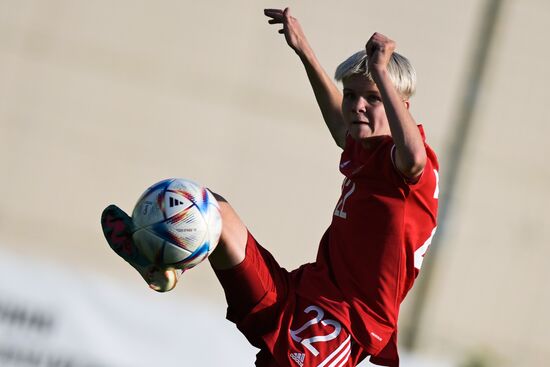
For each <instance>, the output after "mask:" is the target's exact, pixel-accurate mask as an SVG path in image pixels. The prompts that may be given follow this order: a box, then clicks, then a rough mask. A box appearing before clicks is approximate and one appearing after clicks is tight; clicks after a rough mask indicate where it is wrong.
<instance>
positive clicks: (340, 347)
mask: <svg viewBox="0 0 550 367" xmlns="http://www.w3.org/2000/svg"><path fill="white" fill-rule="evenodd" d="M216 275H217V277H218V279H219V281H220V283H221V285H222V287H223V289H224V291H225V296H226V299H227V304H228V308H227V319H228V320H229V321H232V322H234V323H235V324H236V325H237V328H238V329H239V330H240V331H241V332H242V333H243V334H244V335H245V337H246V338H247V339H248V341H249V342H250V343H251V344H252V345H254V346H255V347H257V348H259V349H260V352H259V353H258V355H257V359H256V366H261V367H268V366H269V367H271V366H281V367H283V366H299V367H313V366H318V367H342V366H355V365H357V364H358V363H359V362H360V361H361V360H362V359H363V358H365V357H366V353H365V352H364V350H363V349H362V348H360V347H359V345H358V344H357V343H355V342H354V341H353V340H352V338H351V336H350V334H349V333H348V331H347V330H346V329H345V328H344V327H343V326H342V324H341V323H340V322H339V321H338V320H336V319H335V318H334V317H333V316H332V315H331V314H330V313H328V312H327V311H326V310H324V309H323V308H322V307H321V306H320V305H318V304H315V303H314V302H310V301H308V300H305V299H303V298H301V297H299V296H298V295H297V294H296V292H295V291H294V289H295V286H294V278H295V276H294V275H295V272H288V271H287V270H286V269H284V268H282V267H280V266H279V264H278V263H277V261H275V259H274V258H273V256H272V255H271V254H270V253H269V251H267V250H266V249H264V248H263V247H261V246H260V245H259V244H258V243H257V242H256V240H255V239H254V237H252V235H251V234H250V233H249V234H248V241H247V245H246V256H245V259H244V261H243V262H242V263H240V264H239V265H237V266H235V267H234V268H231V269H228V270H216Z"/></svg>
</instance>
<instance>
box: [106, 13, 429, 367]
mask: <svg viewBox="0 0 550 367" xmlns="http://www.w3.org/2000/svg"><path fill="white" fill-rule="evenodd" d="M264 13H265V15H266V16H267V17H269V18H270V19H269V23H271V24H280V25H282V29H281V30H279V32H280V33H282V34H284V36H285V39H286V41H287V43H288V45H289V46H290V47H291V48H292V49H293V50H294V51H295V52H296V54H297V55H298V56H299V57H300V60H301V61H302V63H303V65H304V67H305V70H306V73H307V75H308V78H309V81H310V83H311V86H312V88H313V91H314V94H315V97H316V99H317V103H318V104H319V107H320V109H321V112H322V115H323V118H324V120H325V123H326V125H327V127H328V129H329V131H330V133H331V134H332V136H333V138H334V140H335V142H336V144H337V145H338V146H340V147H341V148H342V149H343V152H342V156H341V161H340V167H339V168H340V171H341V173H342V174H343V175H344V182H343V184H342V194H341V196H340V198H339V200H338V201H337V202H336V206H335V209H334V212H333V217H332V222H331V224H330V226H329V228H328V229H327V230H326V232H325V234H324V235H323V237H322V238H321V241H320V245H319V250H318V253H317V259H316V261H315V262H314V263H308V264H304V265H302V266H301V267H299V268H298V269H296V270H293V271H291V272H288V271H287V270H285V269H284V268H282V267H281V266H280V265H279V264H278V263H277V261H276V260H275V259H274V258H273V256H272V255H271V254H270V253H269V252H268V251H267V250H266V249H264V248H263V247H261V246H260V245H259V244H258V242H257V241H256V240H255V239H254V237H253V236H252V235H251V234H250V233H249V232H248V230H247V228H246V226H245V225H244V224H243V222H242V221H241V220H240V219H239V217H238V215H237V214H236V212H235V211H234V210H233V208H232V207H231V206H230V205H229V204H228V203H227V201H226V200H225V199H223V197H221V196H219V195H216V197H217V199H218V201H219V203H220V208H221V213H222V220H223V228H222V234H221V238H220V242H219V244H218V246H217V248H216V250H215V251H214V252H213V253H212V254H211V255H210V257H209V261H210V264H211V266H212V268H213V269H214V271H215V273H216V275H217V277H218V279H219V281H220V283H221V285H222V287H223V289H224V292H225V296H226V299H227V303H228V309H227V318H228V319H229V320H230V321H232V322H234V323H235V324H236V325H237V328H238V329H239V330H240V331H241V332H242V333H243V334H244V335H245V336H246V337H247V339H248V340H249V341H250V343H251V344H253V345H254V346H256V347H258V348H259V349H260V352H259V353H258V355H257V359H256V365H257V366H300V367H304V366H306V367H309V366H321V367H322V366H327V367H328V366H355V365H357V364H358V363H359V362H360V361H361V360H363V359H364V358H365V357H367V356H371V359H370V360H371V362H373V363H377V364H383V365H387V366H398V364H399V359H398V354H397V344H396V343H397V320H398V314H399V306H400V304H401V302H402V301H403V299H404V297H405V295H406V294H407V292H408V291H409V290H410V289H411V287H412V285H413V282H414V279H415V278H416V276H417V275H418V272H419V270H420V267H421V265H422V260H423V257H424V254H425V253H426V251H427V248H428V246H429V245H430V243H431V240H432V238H433V236H434V233H435V230H436V216H437V204H438V173H437V172H438V162H437V158H436V155H435V153H434V152H433V151H432V149H431V148H430V147H429V146H428V145H427V143H426V142H425V136H424V130H423V128H422V126H420V125H417V124H416V122H415V120H414V119H413V117H412V116H411V114H410V113H409V105H410V101H409V98H410V97H411V95H412V94H413V93H414V89H415V82H416V76H415V72H414V69H413V68H412V66H411V65H410V63H409V61H408V60H407V59H406V58H405V57H403V56H401V55H399V54H397V53H396V52H394V50H395V43H394V42H393V41H392V40H390V39H389V38H387V37H386V36H384V35H382V34H379V33H375V34H374V35H372V37H370V39H369V40H368V42H367V44H366V46H365V49H364V50H362V51H359V52H357V53H356V54H354V55H352V56H351V57H349V58H348V59H346V60H345V61H344V62H343V63H342V64H341V65H340V66H339V67H338V68H337V70H336V75H335V77H336V79H337V80H339V81H342V84H343V93H341V92H340V90H339V89H338V88H337V87H336V85H335V84H334V83H333V82H332V80H331V79H330V78H329V77H328V75H327V74H326V73H325V71H324V70H323V69H322V67H321V66H320V64H319V62H318V61H317V58H316V57H315V54H314V53H313V51H312V49H311V47H310V45H309V43H308V41H307V39H306V37H305V35H304V33H303V31H302V29H301V27H300V24H299V22H298V21H297V20H296V19H295V18H294V17H292V16H291V14H290V11H289V9H288V8H287V9H284V10H281V9H266V10H265V11H264ZM102 225H103V229H104V233H105V237H106V239H107V241H108V243H109V244H110V246H111V247H112V248H113V249H114V250H115V252H117V254H119V255H120V256H121V257H122V258H124V259H125V260H126V261H128V262H129V263H130V264H131V265H132V266H133V267H134V268H136V270H138V272H139V273H140V274H141V275H142V276H143V278H144V279H145V280H146V282H147V283H148V284H149V285H150V286H151V287H152V288H153V289H155V290H158V291H167V290H170V289H172V288H173V287H174V286H175V284H176V282H177V277H178V275H179V273H181V270H178V269H161V268H158V267H156V266H155V265H154V264H151V263H149V262H148V261H147V260H145V258H144V257H143V256H141V254H140V253H139V250H138V249H137V248H136V247H135V246H134V244H133V243H132V240H131V233H132V221H131V218H130V217H128V215H126V213H124V212H123V211H122V210H121V209H119V208H118V207H116V206H114V205H111V206H109V207H108V208H106V209H105V211H104V212H103V215H102Z"/></svg>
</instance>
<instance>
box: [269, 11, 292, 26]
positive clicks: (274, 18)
mask: <svg viewBox="0 0 550 367" xmlns="http://www.w3.org/2000/svg"><path fill="white" fill-rule="evenodd" d="M264 15H265V16H267V17H270V18H271V19H270V20H268V23H269V24H277V23H284V22H285V20H286V21H288V19H290V17H291V15H290V8H288V7H287V8H284V9H264Z"/></svg>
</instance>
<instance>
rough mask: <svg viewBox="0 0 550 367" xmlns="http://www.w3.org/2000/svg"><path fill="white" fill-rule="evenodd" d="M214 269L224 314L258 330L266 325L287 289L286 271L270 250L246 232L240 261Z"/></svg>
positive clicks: (286, 293)
mask: <svg viewBox="0 0 550 367" xmlns="http://www.w3.org/2000/svg"><path fill="white" fill-rule="evenodd" d="M214 271H215V273H216V276H217V277H218V280H219V281H220V284H221V285H222V287H223V289H224V292H225V297H226V300H227V306H228V307H227V318H228V319H229V320H230V321H232V322H234V323H236V324H237V326H238V327H239V328H240V329H242V328H246V327H247V326H246V325H250V326H251V328H252V329H253V330H254V331H258V332H259V331H260V329H262V330H263V329H266V328H268V327H269V325H267V324H269V323H270V321H271V320H275V314H276V313H277V312H278V311H279V309H280V305H281V304H284V302H285V300H286V298H287V295H288V292H289V273H288V272H287V271H286V270H285V269H284V268H282V267H281V266H280V265H279V264H278V263H277V261H276V260H275V258H274V257H273V256H272V255H271V253H270V252H269V251H267V250H266V249H265V248H263V247H262V246H261V245H260V244H258V242H257V241H256V239H255V238H254V237H253V236H252V235H251V234H250V233H249V232H247V241H246V248H245V257H244V259H243V261H242V262H240V263H239V264H238V265H236V266H234V267H232V268H229V269H216V268H214ZM259 324H261V327H259V326H258V325H259ZM241 331H243V332H245V330H241Z"/></svg>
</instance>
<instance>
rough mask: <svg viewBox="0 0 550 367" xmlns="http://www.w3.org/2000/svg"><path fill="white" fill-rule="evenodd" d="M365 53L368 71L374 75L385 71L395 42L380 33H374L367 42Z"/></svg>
mask: <svg viewBox="0 0 550 367" xmlns="http://www.w3.org/2000/svg"><path fill="white" fill-rule="evenodd" d="M365 51H366V52H367V59H368V62H369V64H368V69H369V70H370V71H371V72H375V73H376V72H380V71H385V70H387V67H388V64H389V62H390V59H391V56H392V54H393V51H395V42H394V41H393V40H391V39H389V38H388V37H386V36H384V35H383V34H381V33H374V34H373V35H372V36H371V38H370V39H369V40H368V42H367V44H366V46H365Z"/></svg>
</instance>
